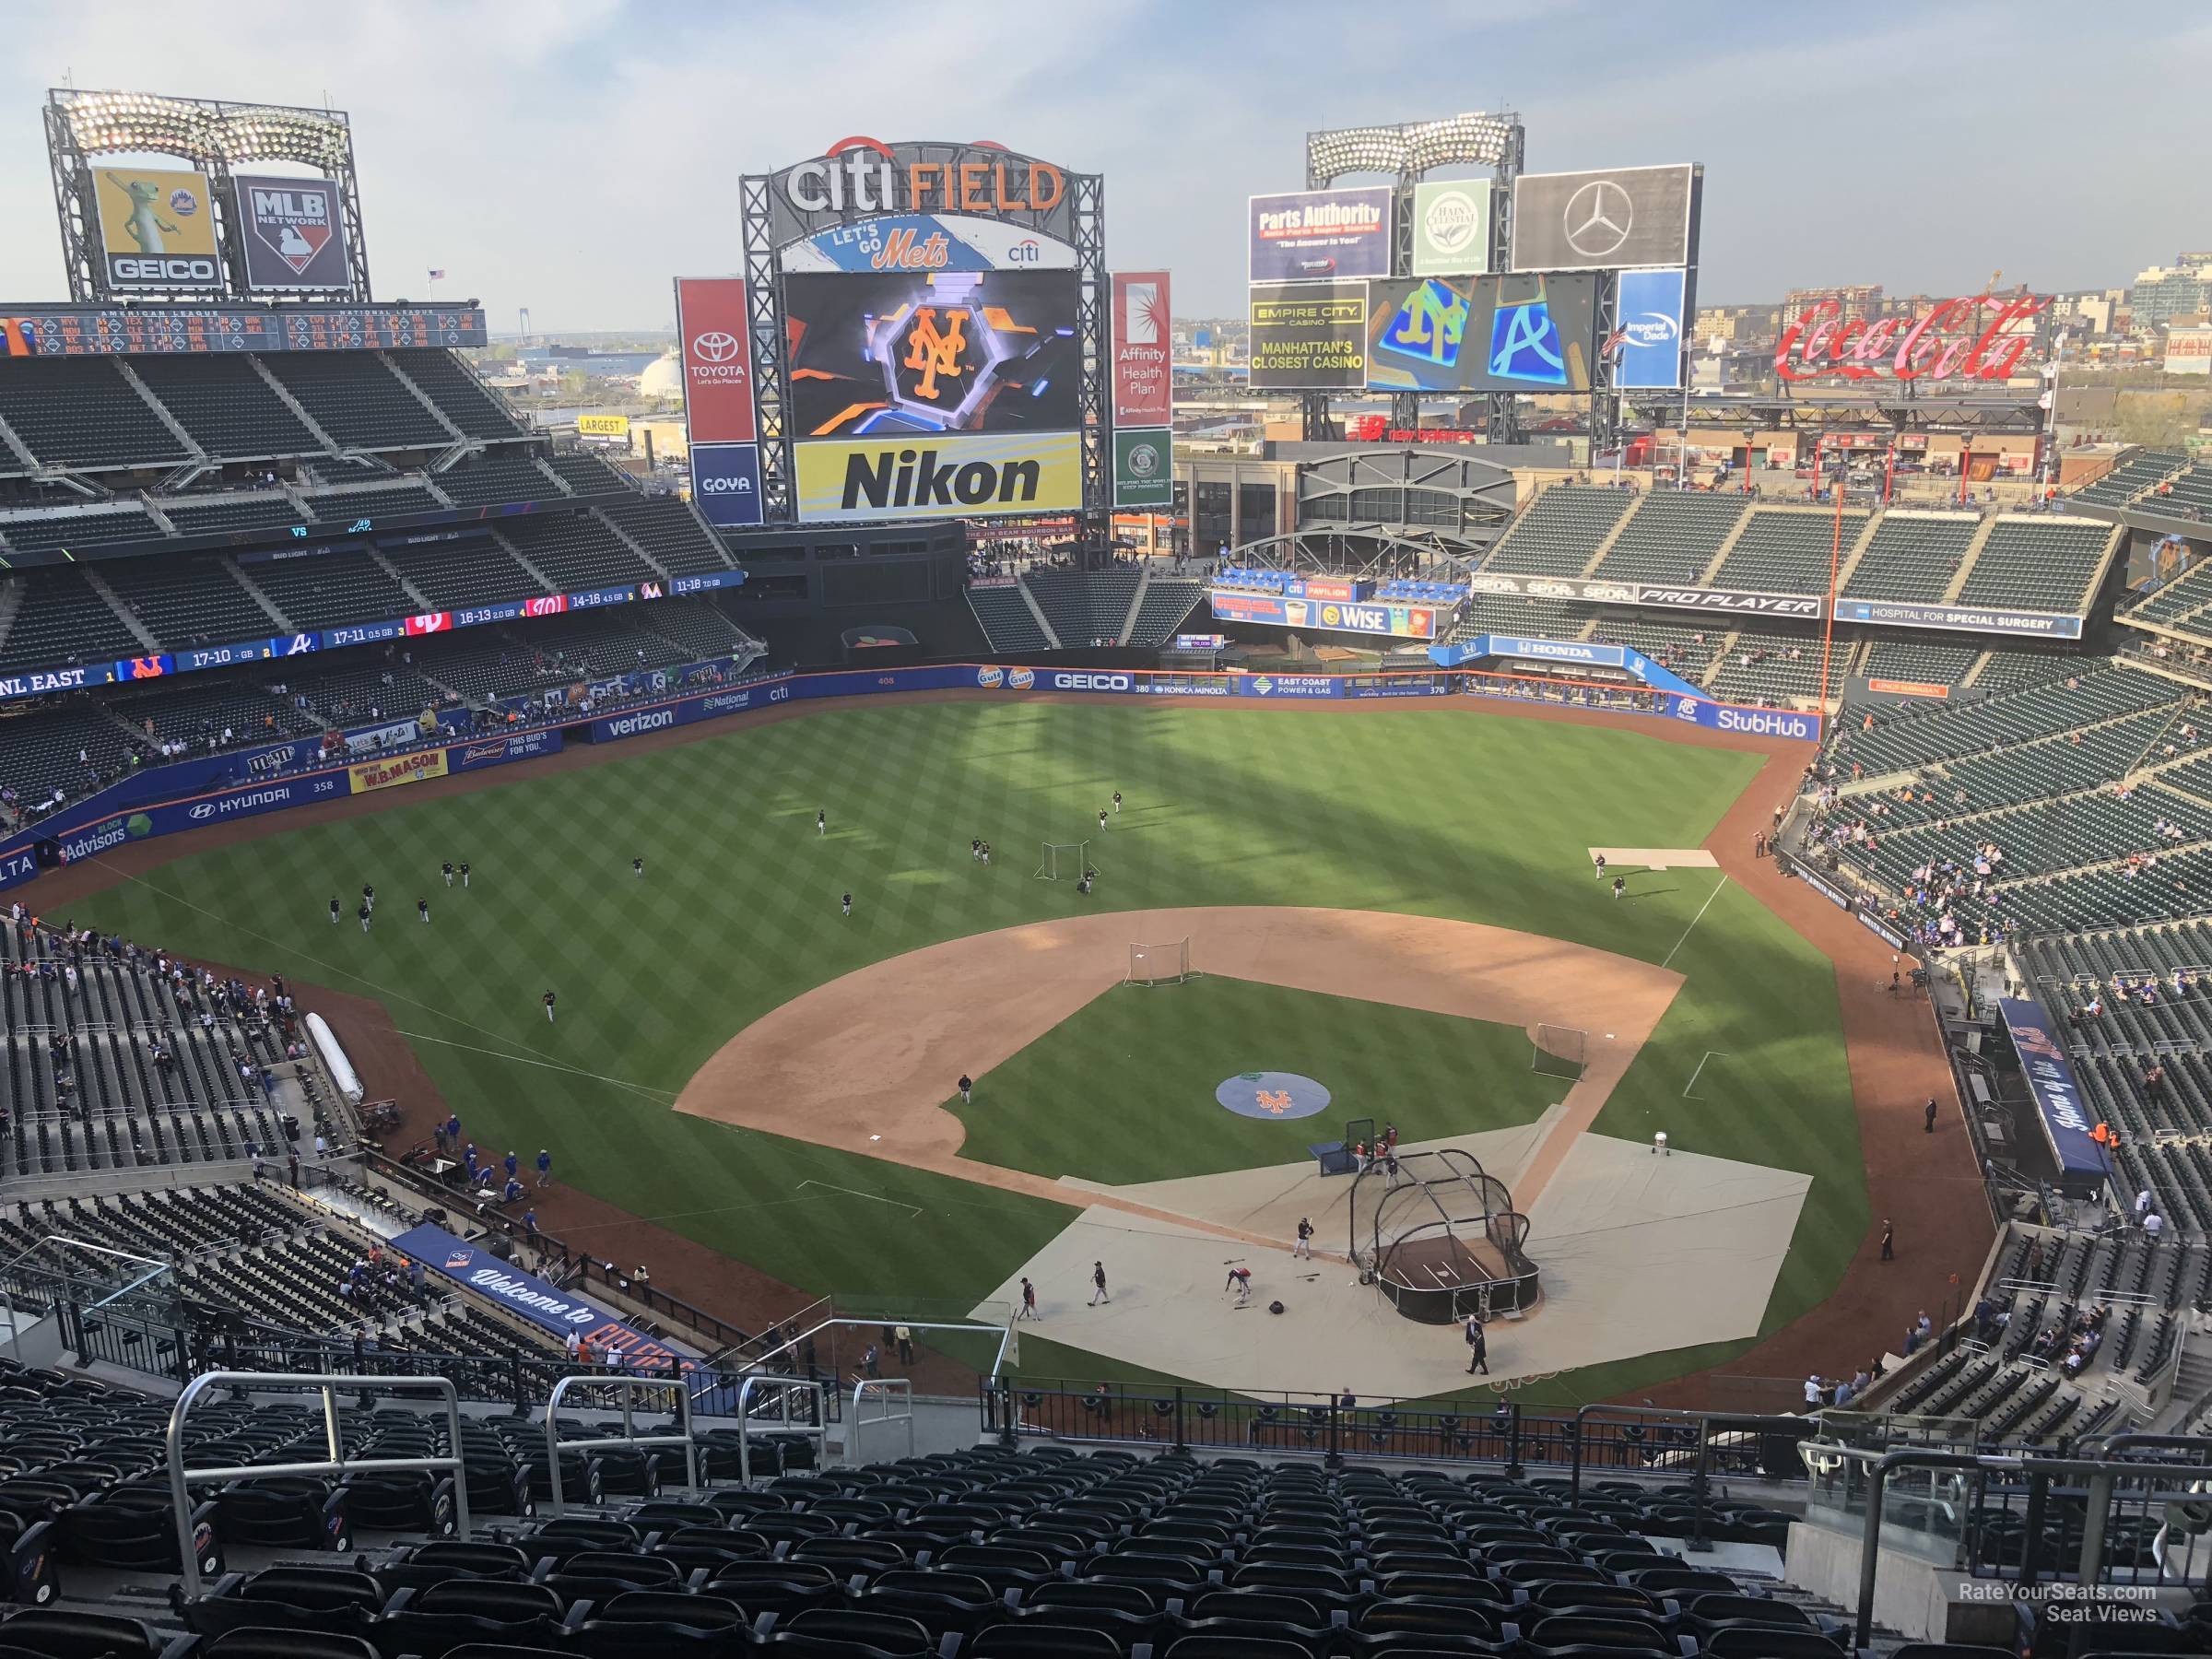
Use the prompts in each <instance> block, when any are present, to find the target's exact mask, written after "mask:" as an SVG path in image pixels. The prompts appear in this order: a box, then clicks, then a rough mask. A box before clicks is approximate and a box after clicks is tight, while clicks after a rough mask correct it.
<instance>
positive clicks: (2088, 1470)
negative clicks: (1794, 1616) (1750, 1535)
mask: <svg viewBox="0 0 2212 1659" xmlns="http://www.w3.org/2000/svg"><path fill="white" fill-rule="evenodd" d="M2103 1443H2104V1445H2105V1446H2106V1448H2107V1450H2108V1451H2110V1450H2114V1449H2119V1450H2124V1449H2126V1448H2129V1447H2132V1446H2138V1445H2147V1446H2153V1447H2156V1446H2159V1445H2180V1446H2194V1447H2196V1448H2198V1449H2200V1450H2201V1449H2202V1447H2203V1446H2204V1444H2205V1442H2204V1441H2201V1440H2196V1439H2193V1438H2190V1437H2186V1436H2177V1435H2136V1434H2116V1435H2113V1436H2112V1437H2111V1439H2110V1440H2107V1441H2104V1442H2103ZM1799 1452H1800V1454H1801V1455H1802V1456H1803V1457H1804V1458H1805V1462H1806V1468H1807V1469H1808V1470H1810V1471H1812V1472H1814V1473H1819V1472H1821V1468H1820V1465H1825V1466H1826V1467H1827V1468H1829V1469H1833V1468H1835V1467H1837V1466H1839V1465H1841V1464H1844V1463H1846V1462H1849V1463H1855V1464H1858V1465H1862V1466H1863V1467H1864V1468H1865V1471H1866V1517H1865V1525H1864V1527H1863V1530H1862V1531H1861V1534H1860V1537H1859V1597H1858V1614H1857V1624H1856V1626H1855V1634H1854V1636H1853V1645H1854V1646H1856V1647H1862V1648H1863V1647H1865V1646H1866V1645H1867V1644H1868V1642H1869V1641H1872V1640H1873V1632H1874V1583H1875V1570H1876V1568H1877V1566H1878V1565H1879V1561H1880V1555H1881V1540H1882V1494H1883V1491H1884V1489H1885V1488H1887V1487H1888V1483H1889V1477H1890V1476H1891V1475H1892V1474H1894V1473H1895V1472H1896V1471H1898V1470H1900V1469H1952V1470H1957V1471H1959V1472H1961V1473H1971V1474H1977V1475H2006V1476H2027V1477H2030V1479H2031V1480H2032V1481H2033V1483H2034V1484H2033V1488H2031V1490H2030V1496H2029V1511H2028V1525H2027V1535H2028V1537H2029V1538H2030V1542H2031V1544H2032V1542H2033V1540H2035V1539H2036V1538H2037V1537H2038V1536H2039V1535H2040V1533H2041V1513H2042V1504H2043V1494H2044V1491H2045V1489H2046V1486H2047V1483H2048V1481H2049V1480H2050V1478H2051V1477H2053V1476H2056V1477H2062V1478H2082V1479H2086V1481H2087V1482H2088V1493H2087V1500H2086V1503H2085V1505H2084V1509H2083V1524H2082V1534H2081V1554H2080V1557H2079V1559H2078V1561H2077V1566H2076V1577H2077V1580H2078V1581H2079V1582H2080V1583H2084V1584H2088V1583H2095V1582H2096V1579H2097V1575H2098V1573H2099V1572H2100V1571H2101V1570H2102V1567H2103V1564H2104V1538H2105V1522H2106V1516H2107V1512H2108V1511H2109V1510H2110V1509H2111V1507H2112V1488H2113V1485H2114V1483H2115V1482H2117V1481H2120V1480H2124V1479H2126V1480H2140V1479H2143V1478H2144V1477H2147V1476H2158V1475H2167V1474H2171V1475H2180V1476H2184V1477H2198V1478H2201V1477H2203V1476H2204V1475H2205V1473H2206V1465H2205V1464H2203V1463H2201V1462H2199V1463H2179V1462H2170V1461H2162V1460H2161V1461H2157V1462H2148V1461H2147V1462H2138V1463H2125V1462H2116V1461H2111V1460H2108V1459H2101V1458H2086V1457H2057V1456H2045V1455H2040V1454H2032V1453H2031V1454H2028V1455H2022V1456H2015V1457H1999V1456H1992V1455H1990V1454H1988V1453H1967V1452H1927V1451H1912V1450H1908V1451H1899V1452H1888V1453H1876V1452H1873V1451H1869V1450H1866V1449H1865V1448H1862V1447H1858V1446H1844V1445H1839V1444H1836V1443H1835V1442H1833V1441H1808V1442H1807V1443H1806V1445H1804V1446H1802V1447H1800V1448H1799ZM2032 1568H2033V1558H2032V1556H2030V1560H2029V1562H2028V1563H2027V1564H2026V1566H2025V1567H2024V1569H2023V1573H2022V1577H2023V1580H2025V1579H2026V1578H2027V1577H2028V1576H2029V1575H2030V1572H2031V1571H2032Z"/></svg>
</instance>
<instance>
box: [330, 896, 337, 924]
mask: <svg viewBox="0 0 2212 1659" xmlns="http://www.w3.org/2000/svg"><path fill="white" fill-rule="evenodd" d="M330 924H331V925H332V926H333V927H335V926H336V925H337V924H338V900H337V897H336V895H335V894H334V895H332V897H331V900H330Z"/></svg>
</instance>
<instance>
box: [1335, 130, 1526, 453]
mask: <svg viewBox="0 0 2212 1659" xmlns="http://www.w3.org/2000/svg"><path fill="white" fill-rule="evenodd" d="M1527 139H1528V135H1527V133H1526V131H1525V129H1524V128H1523V126H1522V125H1521V117H1520V116H1519V115H1517V114H1514V113H1513V112H1511V111H1504V112H1500V113H1498V114H1494V115H1492V114H1485V113H1482V112H1472V113H1468V114H1465V115H1447V116H1445V117H1443V118H1442V119H1441V120H1440V121H1409V122H1404V123H1401V124H1396V125H1390V126H1358V127H1336V128H1334V129H1332V130H1329V131H1326V132H1319V133H1308V134H1307V135H1306V188H1307V189H1308V190H1324V189H1326V188H1327V187H1328V186H1329V185H1331V184H1333V183H1335V182H1336V181H1337V180H1338V179H1341V178H1345V177H1347V176H1348V175H1350V174H1352V173H1388V174H1390V175H1392V177H1393V179H1394V192H1393V197H1392V202H1391V226H1392V229H1391V248H1390V270H1391V275H1392V276H1394V277H1410V276H1411V275H1413V187H1414V186H1415V185H1416V184H1418V183H1419V182H1420V181H1421V180H1422V179H1424V178H1426V177H1427V176H1428V175H1429V174H1430V173H1431V172H1434V171H1437V170H1438V169H1440V168H1445V167H1488V168H1490V169H1492V170H1493V171H1494V172H1495V174H1496V176H1497V180H1498V185H1499V190H1498V200H1497V210H1496V211H1495V212H1494V213H1492V214H1491V216H1490V247H1489V266H1488V268H1489V269H1491V270H1493V271H1502V270H1504V269H1505V266H1506V252H1507V250H1508V249H1509V248H1510V247H1511V246H1512V213H1513V180H1514V179H1515V178H1516V177H1518V176H1519V174H1520V171H1521V159H1522V156H1523V153H1524V151H1525V150H1526V148H1527ZM1301 401H1302V403H1303V405H1304V425H1305V433H1306V436H1307V437H1308V438H1318V437H1320V436H1322V435H1323V434H1324V433H1325V432H1327V431H1329V430H1331V429H1332V427H1331V422H1330V416H1329V394H1327V393H1326V392H1309V393H1307V394H1305V395H1304V397H1303V399H1302V400H1301ZM1483 401H1484V402H1485V403H1486V404H1487V405H1488V410H1487V413H1486V418H1485V421H1484V425H1485V429H1486V436H1488V439H1489V440H1490V441H1491V442H1493V443H1512V442H1514V441H1517V440H1518V439H1519V437H1520V432H1519V430H1518V423H1517V421H1516V420H1515V418H1514V412H1513V400H1512V398H1511V397H1488V398H1485V399H1484V400H1483ZM1420 422H1421V400H1420V398H1419V396H1418V394H1415V393H1411V392H1400V393H1397V394H1394V396H1393V397H1392V398H1391V406H1390V423H1391V425H1392V426H1394V427H1418V426H1419V425H1420Z"/></svg>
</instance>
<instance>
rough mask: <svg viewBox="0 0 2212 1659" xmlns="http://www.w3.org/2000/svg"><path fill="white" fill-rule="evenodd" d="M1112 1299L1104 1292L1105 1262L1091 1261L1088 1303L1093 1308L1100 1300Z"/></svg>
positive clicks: (1108, 1300) (1107, 1300)
mask: <svg viewBox="0 0 2212 1659" xmlns="http://www.w3.org/2000/svg"><path fill="white" fill-rule="evenodd" d="M1112 1300H1113V1298H1112V1297H1111V1296H1109V1295H1107V1294H1106V1264H1105V1263H1103V1262H1093V1263H1092V1264H1091V1265H1090V1305H1091V1306H1092V1307H1094V1308H1095V1307H1097V1306H1098V1305H1099V1304H1100V1302H1110V1301H1112Z"/></svg>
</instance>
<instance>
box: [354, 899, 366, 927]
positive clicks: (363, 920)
mask: <svg viewBox="0 0 2212 1659" xmlns="http://www.w3.org/2000/svg"><path fill="white" fill-rule="evenodd" d="M353 913H354V914H355V915H357V916H359V918H360V919H361V931H362V932H363V933H367V932H368V931H369V907H368V906H367V905H366V904H364V905H362V906H361V907H360V909H359V910H357V911H355V912H353Z"/></svg>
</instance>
